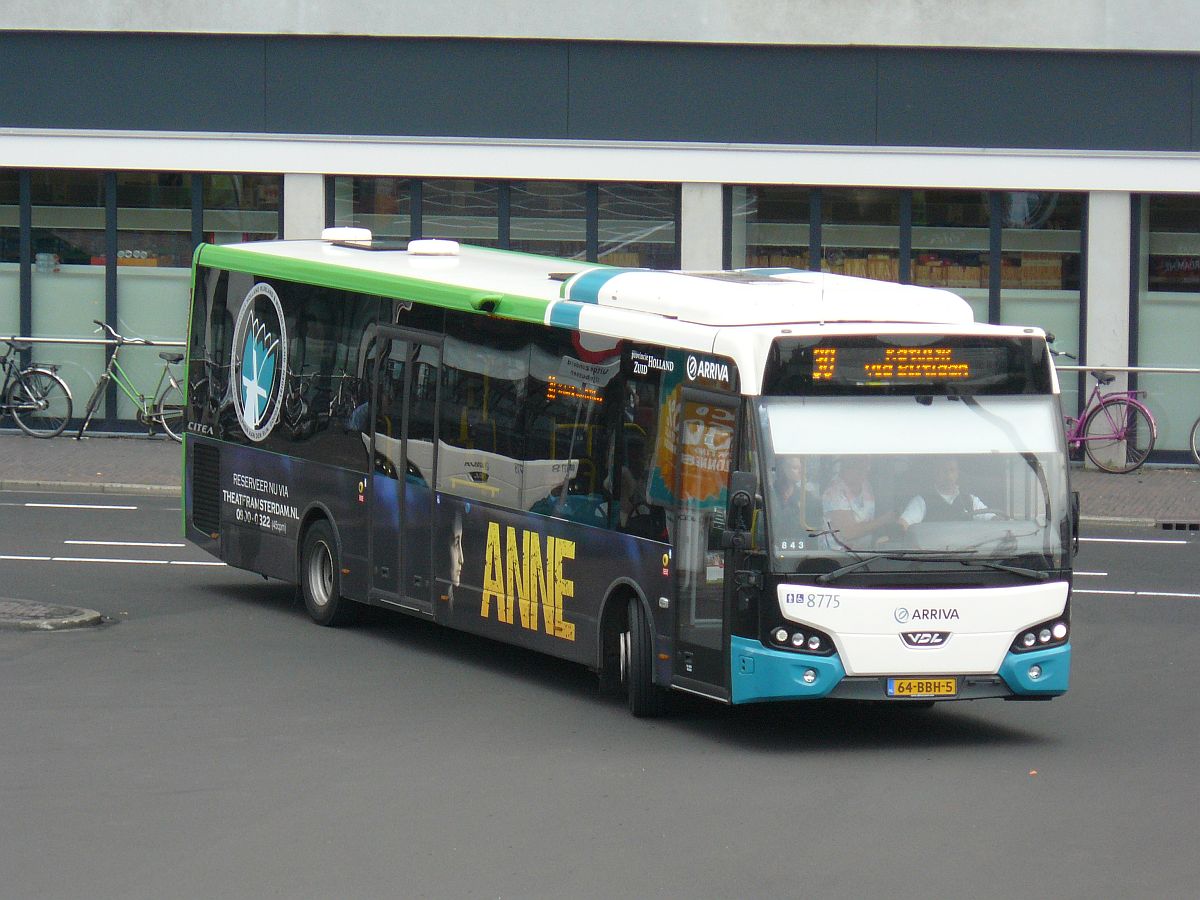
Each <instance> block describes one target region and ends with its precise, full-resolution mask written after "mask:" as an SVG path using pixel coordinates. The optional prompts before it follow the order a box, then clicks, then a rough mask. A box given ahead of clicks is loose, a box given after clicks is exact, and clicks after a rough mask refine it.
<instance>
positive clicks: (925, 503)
mask: <svg viewBox="0 0 1200 900" xmlns="http://www.w3.org/2000/svg"><path fill="white" fill-rule="evenodd" d="M187 352H188V367H189V368H188V380H189V397H188V416H187V426H186V436H185V441H184V487H185V490H184V512H183V516H184V529H185V532H186V536H187V537H188V538H189V539H190V540H191V541H193V542H195V543H196V544H197V545H199V546H200V547H202V548H204V549H206V550H207V551H208V552H210V553H211V554H212V555H214V556H215V557H217V558H218V559H220V560H223V561H224V562H226V563H227V564H229V565H230V566H234V567H238V568H240V569H245V570H248V571H250V572H255V573H258V574H260V575H263V576H266V577H269V578H275V579H282V580H284V581H288V582H292V583H295V584H297V585H298V590H299V593H300V595H301V596H302V597H303V601H304V604H305V606H306V608H307V610H308V613H309V614H310V615H311V617H312V618H313V619H314V620H315V621H316V622H317V623H319V624H322V625H334V624H337V623H340V622H344V621H347V620H349V619H351V618H352V617H353V614H354V612H355V610H357V609H361V606H362V605H363V604H366V605H372V606H379V607H384V608H387V609H392V610H397V611H400V612H402V613H405V614H409V615H412V616H417V617H420V618H423V619H426V620H430V621H433V622H436V623H438V624H441V625H444V626H448V627H450V628H456V629H461V630H463V631H467V632H471V633H473V634H476V635H481V636H485V637H488V638H493V639H495V640H498V641H505V642H507V643H510V644H515V645H518V646H520V647H523V648H528V649H530V650H536V651H540V652H543V653H548V654H551V655H553V656H556V657H561V658H563V659H566V660H571V661H573V662H575V663H579V664H581V665H583V666H587V667H589V668H590V669H592V670H594V671H595V672H596V673H597V674H598V676H599V678H600V681H601V684H602V685H603V686H604V687H605V689H607V690H610V691H612V692H613V693H616V694H620V695H623V697H624V698H625V700H626V702H627V703H628V705H629V708H630V710H631V711H632V713H633V714H634V715H637V716H652V715H657V714H660V713H661V712H662V711H663V710H664V703H665V700H666V698H667V696H668V695H669V694H670V693H671V692H672V691H681V692H685V693H688V694H694V695H699V696H702V697H706V698H710V699H712V700H715V701H718V702H721V703H725V704H744V703H756V702H772V701H802V700H814V699H820V698H842V699H853V700H860V701H877V702H879V703H890V704H907V705H910V706H920V707H928V706H930V705H932V704H934V703H939V702H943V701H961V700H972V699H980V698H1004V699H1006V700H1045V699H1049V698H1052V697H1056V696H1058V695H1061V694H1062V693H1064V692H1065V691H1066V690H1067V686H1068V676H1069V667H1070V656H1071V646H1070V594H1071V583H1072V576H1071V565H1072V558H1073V553H1074V550H1075V539H1076V532H1077V527H1078V502H1077V500H1075V499H1073V498H1075V497H1076V495H1074V494H1073V493H1072V492H1071V491H1070V484H1069V471H1068V466H1067V455H1066V449H1065V441H1064V435H1063V429H1062V418H1061V411H1060V402H1059V387H1058V381H1057V377H1056V374H1055V370H1054V367H1053V365H1052V364H1051V356H1050V353H1049V350H1048V346H1047V340H1046V335H1045V334H1044V332H1043V331H1041V330H1040V329H1038V328H1026V327H1016V326H999V325H986V324H981V323H976V322H974V321H973V318H972V313H971V309H970V307H969V306H968V304H967V303H966V302H965V301H963V300H962V299H961V298H959V297H958V296H957V295H955V294H953V293H950V292H947V291H942V290H937V289H932V288H922V287H915V286H910V285H899V284H891V283H884V282H876V281H870V280H866V279H857V278H849V277H843V276H837V275H830V274H823V273H820V272H810V271H799V270H794V269H746V270H739V271H712V272H667V271H652V270H643V269H625V268H615V267H607V266H602V265H597V264H595V263H588V262H582V261H578V260H563V259H554V258H549V257H541V256H534V255H530V254H524V253H516V252H508V251H503V250H496V249H490V248H483V247H471V246H463V245H460V244H458V243H456V242H453V241H446V240H436V239H426V240H414V241H412V242H408V243H406V244H404V243H394V242H385V241H379V240H375V239H373V238H372V236H371V234H370V233H369V232H368V231H366V230H364V229H328V230H327V231H326V233H325V234H324V235H323V236H322V239H320V240H309V241H275V242H261V243H247V244H241V245H226V246H210V245H202V246H201V247H200V248H199V249H198V250H197V252H196V255H195V261H194V281H193V292H192V304H191V315H190V324H189V340H188V351H187Z"/></svg>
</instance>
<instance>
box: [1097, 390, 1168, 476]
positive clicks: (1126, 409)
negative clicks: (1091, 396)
mask: <svg viewBox="0 0 1200 900" xmlns="http://www.w3.org/2000/svg"><path fill="white" fill-rule="evenodd" d="M1083 434H1084V442H1083V446H1084V449H1085V450H1086V451H1087V455H1088V459H1090V460H1091V461H1092V462H1093V463H1095V465H1096V466H1097V467H1098V468H1100V469H1103V470H1104V471H1105V472H1112V473H1114V474H1120V473H1122V472H1132V471H1133V470H1134V469H1136V468H1138V467H1139V466H1140V465H1141V464H1142V463H1144V462H1145V461H1146V457H1147V456H1149V455H1150V451H1151V450H1153V449H1154V440H1155V438H1156V436H1157V435H1156V434H1155V428H1154V420H1153V419H1152V418H1151V417H1150V411H1149V410H1148V409H1146V407H1144V406H1142V405H1141V404H1140V403H1137V402H1136V401H1133V400H1128V399H1126V398H1124V397H1114V398H1113V399H1111V400H1105V401H1104V402H1103V403H1101V404H1100V405H1099V406H1097V407H1096V408H1095V409H1093V410H1092V411H1091V412H1090V413H1088V417H1087V421H1086V422H1084V423H1083Z"/></svg>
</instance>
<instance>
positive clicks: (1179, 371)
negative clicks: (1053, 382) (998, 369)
mask: <svg viewBox="0 0 1200 900" xmlns="http://www.w3.org/2000/svg"><path fill="white" fill-rule="evenodd" d="M1054 368H1056V369H1058V371H1060V372H1134V373H1137V374H1139V375H1141V374H1146V375H1200V369H1183V368H1175V367H1172V366H1059V365H1056V366H1055V367H1054Z"/></svg>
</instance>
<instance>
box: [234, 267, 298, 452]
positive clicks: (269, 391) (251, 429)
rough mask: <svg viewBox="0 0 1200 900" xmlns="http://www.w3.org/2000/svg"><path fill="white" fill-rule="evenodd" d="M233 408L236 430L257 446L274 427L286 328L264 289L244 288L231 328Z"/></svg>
mask: <svg viewBox="0 0 1200 900" xmlns="http://www.w3.org/2000/svg"><path fill="white" fill-rule="evenodd" d="M230 367H231V370H232V372H231V374H232V380H233V384H234V388H235V389H234V391H233V406H234V409H236V410H237V417H238V422H240V423H241V426H242V431H243V432H245V434H246V437H248V438H250V440H252V441H256V442H257V441H261V440H262V439H263V438H265V437H266V436H267V435H268V434H270V433H271V429H272V428H273V427H274V426H275V420H276V419H278V418H279V409H280V406H281V405H282V401H283V391H284V381H285V376H286V374H287V327H286V325H285V324H284V319H283V305H282V304H281V303H280V302H279V295H278V294H276V293H275V289H274V288H273V287H271V286H270V285H269V284H264V283H262V282H259V283H258V284H256V285H254V287H252V288H250V292H249V293H247V294H246V298H245V299H244V300H243V301H242V307H241V309H240V310H238V315H237V322H236V324H235V325H234V327H233V359H232V361H231V363H230Z"/></svg>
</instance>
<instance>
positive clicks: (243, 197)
mask: <svg viewBox="0 0 1200 900" xmlns="http://www.w3.org/2000/svg"><path fill="white" fill-rule="evenodd" d="M282 196H283V176H282V175H262V174H256V173H242V174H237V173H218V174H212V175H205V176H204V178H203V183H202V185H201V197H202V202H203V207H204V219H203V222H202V230H203V232H204V234H203V240H204V241H205V242H206V243H209V244H237V243H242V242H245V241H273V240H275V239H276V238H278V237H279V232H280V223H279V201H280V198H281V197H282Z"/></svg>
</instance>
